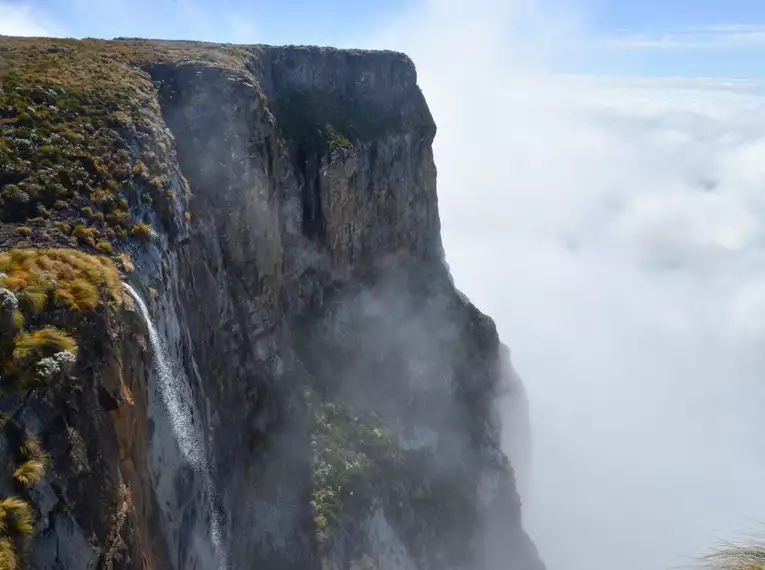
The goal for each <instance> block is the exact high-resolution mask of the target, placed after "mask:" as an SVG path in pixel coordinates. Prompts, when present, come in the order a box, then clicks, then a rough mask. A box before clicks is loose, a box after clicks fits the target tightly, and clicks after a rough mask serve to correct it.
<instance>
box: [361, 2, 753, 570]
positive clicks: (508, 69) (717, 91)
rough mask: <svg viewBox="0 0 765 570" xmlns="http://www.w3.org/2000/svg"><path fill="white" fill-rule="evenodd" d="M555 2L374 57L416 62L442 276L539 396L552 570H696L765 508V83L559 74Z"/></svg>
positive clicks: (538, 469)
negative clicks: (553, 68) (433, 128)
mask: <svg viewBox="0 0 765 570" xmlns="http://www.w3.org/2000/svg"><path fill="white" fill-rule="evenodd" d="M538 6H539V5H538V4H537V3H530V2H515V3H513V2H510V3H506V2H494V1H491V0H489V1H487V0H478V1H476V2H471V3H464V2H463V3H457V2H435V1H433V2H425V3H423V4H422V5H421V6H420V8H418V9H416V10H413V11H411V12H410V13H408V14H406V15H405V17H402V18H401V20H400V21H399V22H396V23H395V24H393V25H389V26H386V27H385V29H384V30H382V31H381V32H380V34H379V36H377V37H375V38H374V39H373V40H369V41H368V44H369V45H372V46H373V47H383V46H384V47H387V48H393V49H400V50H403V51H405V52H407V53H408V54H409V55H410V56H411V57H412V58H413V59H414V61H415V63H416V64H417V67H418V76H419V82H420V84H421V85H422V87H423V91H424V92H425V96H426V98H427V100H428V103H429V105H430V107H431V109H432V111H433V114H434V116H435V119H436V122H437V124H438V127H439V131H438V136H437V137H436V142H435V152H436V162H437V166H438V169H439V208H440V213H441V219H442V224H443V239H444V244H445V248H446V254H447V261H448V263H449V265H450V268H451V271H452V274H453V275H454V278H455V282H456V284H457V286H458V287H459V288H460V289H461V290H463V291H464V292H465V293H466V294H467V295H468V296H469V297H470V298H471V300H473V301H474V302H475V303H476V304H477V306H478V307H479V308H480V309H481V310H483V311H485V312H487V313H488V314H490V315H491V316H492V317H493V318H494V319H495V320H496V322H497V326H498V328H499V331H500V335H501V337H502V338H503V340H504V341H505V342H507V343H508V344H509V345H510V347H511V349H512V356H513V362H514V366H515V368H516V369H517V370H518V373H519V374H520V376H521V377H522V378H523V380H524V382H525V385H526V390H527V392H528V398H529V402H530V416H531V437H532V442H533V443H532V459H531V465H529V466H527V467H528V476H524V477H523V479H522V480H521V491H522V496H523V501H524V519H525V525H526V528H527V530H528V531H529V533H530V535H531V537H532V539H534V540H535V542H536V544H537V546H538V548H539V550H540V555H541V556H542V557H543V559H544V560H545V562H546V563H547V565H548V568H549V569H550V570H610V569H611V568H613V567H614V565H615V563H616V564H618V566H619V568H622V569H624V570H649V569H650V570H656V569H662V568H668V567H677V566H678V565H688V564H693V563H694V561H695V557H697V556H699V555H703V554H704V553H706V552H708V551H709V549H710V548H713V547H714V546H715V544H716V542H717V541H719V540H721V539H730V538H739V537H741V536H742V534H743V533H745V532H748V531H757V530H761V529H762V527H761V525H760V522H759V521H760V520H761V519H762V513H763V512H765V496H763V495H762V493H761V492H760V484H761V481H762V480H763V478H764V477H765V453H763V451H765V450H764V449H763V447H765V444H763V443H761V437H760V434H761V433H763V430H765V417H764V415H763V413H762V409H763V404H764V403H765V389H764V387H763V382H762V377H763V374H764V373H765V355H763V351H762V349H761V347H762V342H763V340H765V264H764V263H763V261H765V250H763V244H765V239H764V238H765V235H764V228H765V224H763V221H765V220H763V217H765V208H764V207H763V206H764V204H763V201H765V194H763V192H762V188H763V186H765V161H763V160H762V156H763V155H765V112H764V111H765V89H763V87H762V85H760V84H759V83H756V82H750V81H742V80H738V81H733V80H722V79H675V78H662V79H651V78H619V77H595V76H578V77H577V76H565V75H557V74H554V73H552V72H550V71H549V70H548V66H547V62H548V61H550V59H551V58H552V56H553V55H554V54H555V53H556V51H557V52H559V51H561V50H565V49H567V42H572V41H577V39H580V38H581V34H580V31H581V29H580V28H578V27H577V22H578V19H577V18H576V15H575V14H572V13H569V14H564V15H563V16H556V19H555V21H552V19H551V18H549V19H543V18H542V17H541V13H540V10H538V9H535V7H537V8H538ZM551 13H552V12H551ZM556 13H557V14H560V12H556ZM546 15H549V14H546ZM506 420H508V418H506ZM524 467H526V466H524ZM520 471H521V472H523V473H525V472H526V469H525V468H524V469H521V470H520Z"/></svg>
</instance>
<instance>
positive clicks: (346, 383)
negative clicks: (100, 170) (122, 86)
mask: <svg viewBox="0 0 765 570" xmlns="http://www.w3.org/2000/svg"><path fill="white" fill-rule="evenodd" d="M68 45H69V44H67V46H68ZM72 45H74V46H75V47H74V48H69V47H68V48H67V49H84V48H82V47H80V46H81V45H83V44H78V43H72ZM87 45H88V46H89V47H88V49H92V50H96V51H102V52H104V53H108V52H109V50H113V51H115V52H116V53H119V54H120V57H125V58H126V61H127V63H126V65H128V66H129V68H130V69H131V70H133V72H135V73H136V77H138V76H139V75H140V80H141V81H143V82H144V83H145V85H146V86H149V85H150V86H151V88H152V90H149V88H148V87H146V90H145V92H146V93H147V97H149V98H150V99H151V101H150V102H149V103H147V104H146V105H144V107H143V110H142V111H141V112H142V113H143V115H142V116H143V117H144V119H145V123H143V127H142V132H141V133H139V134H138V135H135V136H133V137H128V138H127V142H126V143H125V145H126V146H127V147H128V148H130V153H132V154H134V155H135V159H138V157H139V156H143V155H140V153H141V152H145V149H146V148H147V147H148V146H151V147H152V148H154V149H155V151H156V152H154V151H153V152H154V154H155V155H159V157H160V162H161V164H162V165H163V172H162V175H163V176H164V180H165V181H166V187H165V191H164V193H163V196H164V197H162V196H154V199H153V200H151V201H149V202H147V201H146V200H141V199H136V198H135V197H134V194H136V193H137V194H138V195H140V193H141V184H142V183H140V182H139V183H138V184H136V185H134V186H133V187H131V188H126V189H125V194H126V195H128V197H129V201H130V213H131V216H132V217H134V218H137V219H142V220H144V221H145V222H150V223H151V225H152V226H153V227H154V228H155V232H154V235H153V239H152V241H151V242H150V243H143V244H137V243H135V241H136V240H129V241H126V242H120V243H119V244H118V246H117V250H118V251H120V252H130V253H131V254H132V263H133V264H134V266H135V269H134V271H132V272H131V273H129V274H127V273H126V279H127V280H128V281H129V282H130V283H131V284H132V285H133V286H134V287H135V288H136V289H137V290H138V291H139V292H140V293H141V295H142V297H143V298H144V299H146V300H147V304H148V307H149V310H150V312H151V314H152V320H153V322H154V323H155V324H156V326H157V329H158V331H159V332H160V336H161V338H162V342H163V344H164V345H165V347H166V349H167V357H168V359H169V360H170V361H172V362H173V363H174V364H173V366H175V367H176V368H175V369H174V374H173V376H174V379H175V381H176V382H178V386H180V387H181V388H180V389H182V391H183V392H184V394H186V395H187V397H185V399H183V402H182V404H183V405H182V408H183V412H184V414H185V416H186V417H187V418H189V425H191V426H193V431H194V433H196V434H201V437H200V439H198V440H195V441H196V442H197V446H198V447H201V448H203V449H202V450H201V451H202V453H203V455H204V467H202V468H200V466H199V464H197V465H189V461H188V459H187V458H185V457H184V453H183V449H182V448H183V445H179V442H178V441H177V439H178V429H177V426H174V425H172V421H170V419H169V418H168V414H167V412H166V409H165V407H164V403H163V400H162V398H161V394H160V393H159V392H158V388H157V386H158V385H159V383H160V379H159V378H158V377H157V370H156V367H155V366H153V365H152V357H151V350H150V349H151V347H150V346H148V345H147V341H146V337H145V336H142V335H141V334H139V333H137V332H136V326H137V325H136V323H138V324H140V320H139V319H138V316H139V315H138V314H137V313H130V312H122V313H120V314H118V315H115V316H114V317H113V319H114V324H112V325H110V328H109V330H112V331H113V332H112V336H111V337H110V338H112V341H111V343H106V344H107V345H108V346H106V347H102V350H103V354H101V352H99V351H98V350H96V351H95V352H94V353H93V356H94V358H96V360H98V358H99V357H102V358H103V362H104V363H105V364H103V365H98V366H97V369H98V370H99V371H100V372H99V373H98V374H95V375H93V376H92V378H93V379H92V381H91V382H92V384H93V386H94V388H93V389H94V390H96V391H97V390H101V388H96V386H99V385H108V384H109V382H114V378H119V381H118V382H117V384H116V385H117V386H128V387H129V388H130V390H129V393H130V394H131V396H130V398H127V399H126V398H125V397H124V396H119V397H116V398H115V399H114V400H113V402H112V400H109V402H112V403H110V404H109V403H107V404H104V402H101V404H100V405H101V408H99V409H98V410H97V411H95V412H94V413H93V414H92V417H93V418H99V417H106V416H105V414H106V415H109V417H110V422H109V423H108V425H107V426H106V427H104V428H99V429H95V428H93V429H91V428H87V429H84V430H81V431H80V433H81V435H82V436H83V437H86V438H92V439H94V440H96V442H95V443H94V445H98V446H101V447H108V446H109V445H113V446H114V447H115V449H117V450H118V452H114V453H116V454H117V455H119V457H117V456H116V455H115V457H113V458H110V457H111V456H109V455H108V454H106V452H105V451H104V452H102V451H93V453H98V454H101V455H102V456H103V461H104V464H105V467H103V468H101V467H99V469H98V470H96V473H95V474H94V476H96V477H99V478H100V479H99V482H100V485H102V486H104V487H105V488H111V489H112V492H113V493H117V491H116V489H118V488H120V487H119V485H118V483H117V482H119V484H121V485H123V486H124V488H125V489H127V490H129V491H128V492H129V493H130V495H131V496H132V501H131V505H129V509H128V510H129V513H128V514H127V515H125V517H123V518H124V519H125V520H126V521H127V522H126V523H123V524H122V526H120V528H119V530H118V532H117V534H118V535H119V536H120V537H121V538H120V541H118V542H120V544H119V545H117V546H115V552H118V553H119V555H118V556H111V557H109V558H108V561H107V560H105V559H104V557H103V556H101V558H98V556H99V553H101V552H102V547H101V546H100V543H99V544H96V545H92V544H91V545H90V546H88V547H86V546H82V547H81V548H79V549H76V550H77V552H78V554H77V556H79V557H80V558H81V559H89V560H98V566H99V567H101V566H106V565H110V566H119V567H124V568H138V567H141V568H145V567H156V568H176V569H178V570H181V569H189V568H200V569H207V568H211V567H212V566H216V565H217V566H218V567H228V568H269V569H273V570H280V569H284V570H287V569H289V570H308V569H312V568H315V569H320V568H321V569H322V570H346V569H376V570H398V569H406V570H410V569H411V570H425V569H438V570H448V569H455V570H456V569H465V570H500V569H502V570H505V569H510V570H537V569H542V568H543V565H542V563H541V562H540V561H539V559H538V557H537V555H536V551H535V549H534V547H533V544H532V543H531V541H530V540H529V539H528V537H527V536H526V534H525V533H524V531H523V529H522V524H521V505H520V500H519V497H518V494H517V492H516V488H515V481H514V474H513V469H512V467H511V465H510V463H509V461H508V460H507V458H506V457H505V456H504V455H503V454H502V452H501V451H500V437H501V430H502V427H501V425H500V422H499V418H498V415H497V411H496V405H497V401H498V399H499V398H500V397H501V396H502V394H503V393H504V391H505V390H506V389H507V388H508V386H510V385H511V384H515V383H517V379H515V378H514V376H513V374H511V367H510V365H509V360H508V355H507V353H506V352H505V351H504V350H503V348H502V346H501V344H500V343H499V340H498V338H497V333H496V329H495V327H494V324H493V322H492V321H491V319H490V318H488V317H486V316H485V315H483V314H481V313H480V312H479V311H478V310H477V309H476V308H475V307H474V306H473V305H472V304H471V303H470V302H469V301H468V300H467V299H466V298H465V297H464V296H462V295H461V294H460V293H459V292H458V291H457V290H456V289H455V287H454V284H453V283H452V280H451V278H450V276H449V273H448V270H447V268H446V266H445V264H444V261H443V251H442V247H441V239H440V233H439V232H440V225H439V218H438V205H437V196H436V167H435V164H434V161H433V154H432V149H431V143H432V140H433V137H434V136H435V132H436V128H435V124H434V122H433V119H432V117H431V115H430V113H429V111H428V109H427V105H426V104H425V101H424V98H423V96H422V94H421V92H420V90H419V88H418V87H417V81H416V72H415V69H414V65H413V64H412V62H411V61H410V60H409V59H408V58H407V57H406V56H403V55H401V54H397V53H390V52H359V51H339V50H334V49H326V48H303V47H280V48H276V47H268V46H252V47H240V46H211V45H205V44H185V43H172V42H145V41H137V40H122V41H119V42H113V43H108V42H96V43H90V44H87ZM24 49H30V48H28V47H26V46H24ZM54 53H55V52H54ZM125 54H127V55H125ZM0 55H2V53H1V52H0ZM148 94H150V95H148ZM152 101H153V102H152ZM159 143H161V144H159ZM157 147H158V148H159V150H158V151H157ZM142 149H143V150H142ZM134 171H135V168H134ZM143 184H144V185H145V181H144V183H143ZM188 190H190V193H189V191H188ZM131 192H132V193H133V194H131ZM0 237H1V236H0ZM17 242H19V239H17V238H15V237H8V234H6V239H5V245H6V247H9V246H11V245H18V243H17ZM22 243H23V242H22ZM128 325H129V326H128ZM126 327H127V328H126ZM127 330H129V331H130V332H129V333H127V332H125V331H127ZM99 350H101V349H99ZM115 353H116V354H117V355H119V356H109V355H114V354H115ZM121 392H123V393H124V392H125V390H124V388H123V389H121ZM107 400H108V399H107ZM127 400H129V402H127ZM94 405H95V404H94ZM104 406H106V407H104ZM51 408H52V409H54V410H56V409H58V404H51ZM521 413H522V412H521ZM38 415H39V414H38ZM43 415H44V414H43ZM93 421H95V420H93ZM43 424H44V425H41V426H39V429H38V431H42V432H45V433H46V434H50V437H46V441H49V442H50V444H51V445H57V444H56V443H55V441H54V439H55V437H58V435H57V434H58V433H59V431H60V430H59V428H58V427H55V426H54V421H53V420H50V421H49V422H48V423H45V422H43ZM519 425H523V421H521V422H520V423H519ZM190 429H192V428H190ZM104 430H105V431H104ZM83 431H84V433H82V432H83ZM99 449H100V447H99ZM109 470H113V471H116V473H115V475H114V476H108V475H107V473H109ZM115 500H116V499H115ZM75 502H76V499H75ZM112 502H114V501H112ZM84 504H87V503H85V502H83V505H84ZM72 509H74V510H75V511H76V508H74V507H70V508H69V509H68V510H67V509H65V512H67V513H69V512H70V511H71V510H72ZM93 509H94V510H95V511H98V510H99V509H98V508H97V507H93ZM72 516H73V517H74V519H75V521H77V522H78V524H81V522H80V521H79V519H78V518H77V516H78V515H77V514H76V513H74V514H72ZM113 526H114V525H112V527H113ZM123 527H124V528H123ZM211 527H215V528H216V529H218V531H219V532H217V533H216V536H215V537H211V536H210V535H211V533H210V529H211ZM46 528H47V529H48V530H47V532H48V535H47V536H48V538H46V535H45V533H43V532H40V534H38V536H37V537H36V538H35V540H34V544H33V548H32V551H33V553H34V556H33V557H32V560H33V561H35V564H36V565H37V566H39V567H40V568H61V567H63V568H79V567H84V566H80V565H79V563H75V562H74V561H72V562H62V559H61V558H60V557H59V558H58V559H57V560H58V562H56V561H55V560H51V559H45V558H44V556H45V554H44V553H45V552H46V548H47V549H48V550H50V547H49V546H46V545H47V544H49V541H50V540H55V541H58V542H62V541H64V540H68V538H67V537H68V536H70V535H64V534H62V533H64V531H63V530H58V529H59V528H60V527H59V526H53V527H51V526H50V525H49V526H48V527H46ZM107 528H111V527H110V526H109V525H107ZM51 533H52V534H51ZM70 534H71V533H70ZM82 534H83V536H84V537H85V539H86V540H87V533H82ZM51 536H52V537H53V538H51ZM46 540H47V541H48V542H46ZM106 542H107V543H108V540H107V541H106ZM112 542H114V541H112ZM69 544H74V543H73V542H72V541H71V540H69ZM71 548H74V547H71ZM73 556H74V555H73ZM41 557H42V558H41ZM88 557H89V558H88ZM49 558H50V557H49Z"/></svg>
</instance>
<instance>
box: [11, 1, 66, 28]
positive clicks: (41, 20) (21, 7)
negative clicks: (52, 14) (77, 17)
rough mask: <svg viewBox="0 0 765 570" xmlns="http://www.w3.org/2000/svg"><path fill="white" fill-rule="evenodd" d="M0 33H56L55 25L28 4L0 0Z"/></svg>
mask: <svg viewBox="0 0 765 570" xmlns="http://www.w3.org/2000/svg"><path fill="white" fill-rule="evenodd" d="M0 35H6V36H53V35H57V26H55V25H54V24H52V23H51V21H50V20H49V19H48V18H46V17H43V16H42V15H41V14H40V13H39V12H36V11H34V10H32V8H31V7H30V5H29V4H17V3H11V2H0Z"/></svg>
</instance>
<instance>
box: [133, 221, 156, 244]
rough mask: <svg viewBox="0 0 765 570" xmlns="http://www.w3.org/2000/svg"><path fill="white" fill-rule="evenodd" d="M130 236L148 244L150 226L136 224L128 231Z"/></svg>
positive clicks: (150, 236)
mask: <svg viewBox="0 0 765 570" xmlns="http://www.w3.org/2000/svg"><path fill="white" fill-rule="evenodd" d="M130 235H132V236H133V237H135V238H138V239H140V240H141V241H142V242H144V243H148V242H150V241H151V240H152V232H151V226H150V225H149V224H144V223H138V224H136V225H134V226H133V229H132V230H130Z"/></svg>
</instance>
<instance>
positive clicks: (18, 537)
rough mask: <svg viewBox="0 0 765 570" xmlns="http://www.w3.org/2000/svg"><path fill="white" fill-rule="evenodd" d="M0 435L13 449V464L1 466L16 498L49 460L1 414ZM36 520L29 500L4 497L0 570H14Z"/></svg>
mask: <svg viewBox="0 0 765 570" xmlns="http://www.w3.org/2000/svg"><path fill="white" fill-rule="evenodd" d="M0 432H2V434H3V437H4V438H5V440H6V442H7V443H8V444H10V445H11V446H12V447H14V448H15V450H16V452H15V459H16V462H15V464H9V465H3V468H4V471H6V475H5V476H6V477H7V476H8V475H10V478H11V480H12V483H13V485H14V487H15V489H16V491H17V492H18V494H19V495H21V496H24V495H27V494H28V489H29V488H31V487H33V486H34V485H37V484H38V483H39V482H40V480H41V479H42V477H43V475H44V473H45V470H46V468H47V466H48V463H49V461H50V458H49V456H48V454H47V453H46V452H45V451H44V450H43V448H42V445H41V444H40V440H39V439H38V438H37V437H36V436H34V435H32V434H29V433H26V432H24V430H23V429H21V428H20V427H19V426H18V425H17V424H16V423H15V422H13V421H12V420H11V419H10V418H9V417H8V416H6V415H4V414H0ZM34 526H35V516H34V513H33V509H32V506H31V503H30V502H29V501H28V497H24V498H21V497H19V496H7V497H3V498H2V499H0V570H16V569H17V568H19V567H20V565H21V558H22V554H23V551H24V549H25V548H26V545H27V540H28V539H29V537H30V536H31V535H32V534H33V532H34Z"/></svg>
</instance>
